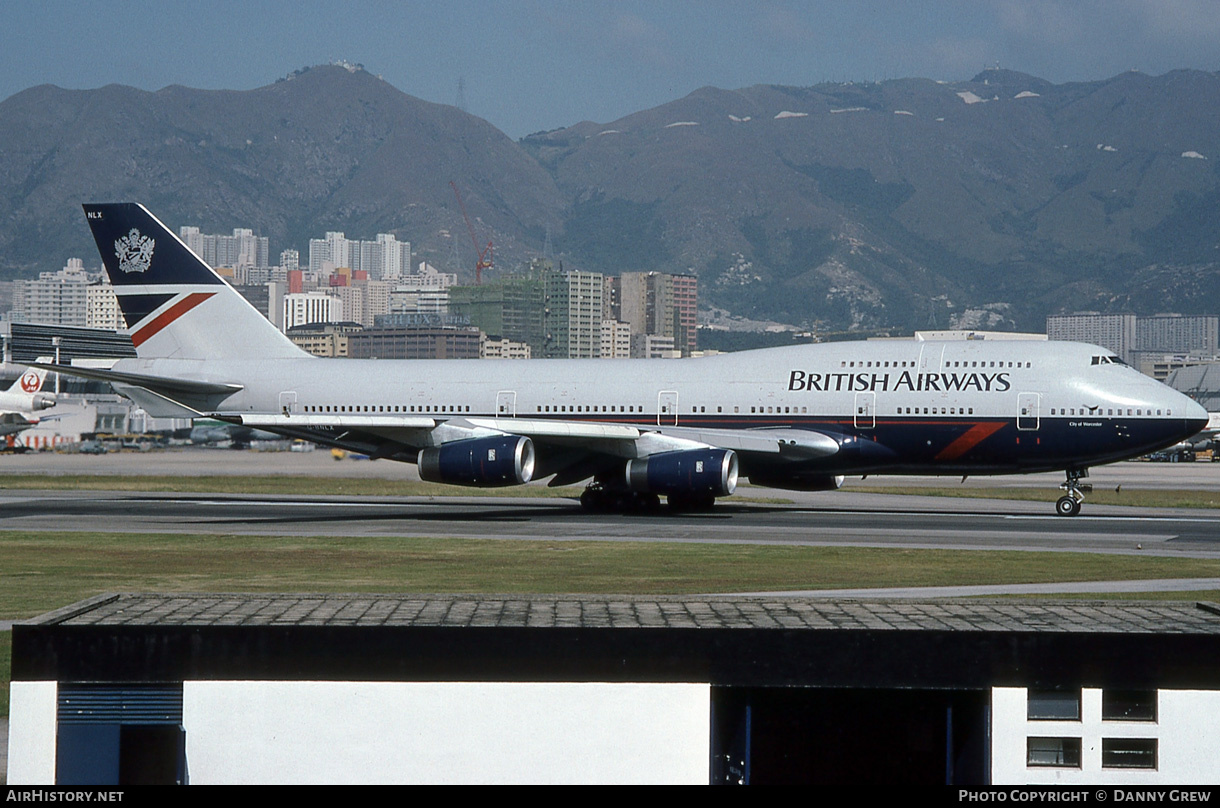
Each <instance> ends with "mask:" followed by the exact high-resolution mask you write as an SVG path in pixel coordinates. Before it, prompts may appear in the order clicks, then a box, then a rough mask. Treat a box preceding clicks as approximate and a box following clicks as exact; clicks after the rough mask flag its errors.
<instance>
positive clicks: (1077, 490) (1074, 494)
mask: <svg viewBox="0 0 1220 808" xmlns="http://www.w3.org/2000/svg"><path fill="white" fill-rule="evenodd" d="M1088 476H1089V470H1088V469H1068V470H1067V480H1065V481H1064V482H1062V483H1060V484H1059V487H1060V488H1062V489H1063V490H1064V491H1066V492H1067V493H1066V494H1065V495H1064V496H1061V497H1059V501H1058V502H1056V503H1055V513H1056V514H1057V515H1059V516H1075V515H1076V514H1078V513H1080V503H1082V502H1084V495H1085V494H1090V493H1092V492H1093V485H1092V484H1091V483H1082V482H1080V481H1081V480H1082V479H1084V478H1085V477H1088Z"/></svg>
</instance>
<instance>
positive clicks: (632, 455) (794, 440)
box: [209, 413, 840, 485]
mask: <svg viewBox="0 0 1220 808" xmlns="http://www.w3.org/2000/svg"><path fill="white" fill-rule="evenodd" d="M209 417H212V418H216V419H217V420H221V421H227V422H229V423H235V424H241V425H244V426H249V427H255V428H258V429H265V430H267V431H270V432H276V433H279V434H282V435H288V436H292V437H300V438H305V439H308V440H314V441H318V442H321V443H330V444H333V445H336V446H343V447H345V448H356V449H359V450H360V451H362V452H364V453H367V454H369V455H371V456H373V457H392V458H395V459H399V460H402V459H408V458H410V459H413V457H414V454H415V453H416V452H418V451H420V450H421V449H425V448H428V447H434V446H440V445H443V444H445V443H450V442H453V441H460V440H468V439H472V438H483V437H490V436H496V435H507V436H521V437H526V438H529V439H530V440H531V441H533V442H534V444H535V445H536V446H537V450H538V471H539V473H538V476H539V477H544V476H548V475H550V474H557V475H558V477H557V479H556V480H555V481H553V482H552V484H553V485H566V484H569V483H571V482H577V481H579V480H582V479H586V478H587V477H589V476H592V475H593V474H595V473H597V471H599V470H601V469H602V468H605V467H606V466H607V465H609V464H613V463H615V462H621V460H623V459H638V458H644V457H648V456H650V455H655V454H663V453H665V452H676V451H685V450H689V449H700V448H715V449H731V450H733V451H735V452H738V453H741V454H746V455H765V456H768V457H769V458H771V459H778V460H808V459H813V458H818V457H829V456H831V455H833V454H835V453H837V452H838V451H839V446H840V444H839V441H838V440H836V439H835V438H834V437H832V436H830V435H826V434H823V433H820V432H814V431H810V430H803V429H757V430H740V429H704V428H692V427H679V426H652V425H648V426H636V425H628V424H616V423H607V422H601V421H568V420H545V419H531V418H495V417H491V418H479V417H474V418H469V417H461V416H458V417H444V416H439V417H432V416H420V415H404V414H391V413H384V414H382V413H378V414H372V413H370V414H359V413H336V414H288V413H210V414H209Z"/></svg>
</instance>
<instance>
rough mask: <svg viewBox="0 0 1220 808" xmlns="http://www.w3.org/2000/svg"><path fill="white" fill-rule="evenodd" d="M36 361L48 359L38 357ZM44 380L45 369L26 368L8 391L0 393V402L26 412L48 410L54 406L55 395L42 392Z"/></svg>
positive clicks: (45, 376) (45, 375) (46, 359)
mask: <svg viewBox="0 0 1220 808" xmlns="http://www.w3.org/2000/svg"><path fill="white" fill-rule="evenodd" d="M38 361H39V362H43V361H47V362H49V361H50V359H49V358H46V357H41V356H40V357H39V358H38ZM46 380H47V370H46V368H36V367H30V368H27V369H26V371H25V373H22V374H21V375H20V376H19V377H17V380H16V381H14V382H13V384H12V386H11V387H9V388H8V390H5V391H4V392H3V393H0V400H3V401H4V402H5V405H6V406H11V407H15V408H18V409H21V410H24V411H27V412H35V411H37V410H46V409H50V408H51V407H54V406H55V394H54V393H44V392H42V390H43V385H44V384H45V383H46Z"/></svg>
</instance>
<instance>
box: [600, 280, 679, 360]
mask: <svg viewBox="0 0 1220 808" xmlns="http://www.w3.org/2000/svg"><path fill="white" fill-rule="evenodd" d="M609 280H610V282H609V283H608V284H607V286H608V287H609V288H610V294H611V305H610V307H609V311H608V312H607V314H609V317H608V318H607V319H615V320H619V321H621V322H624V323H627V324H628V325H629V326H631V333H632V335H635V336H642V335H650V336H656V337H668V338H671V339H672V340H673V346H674V349H675V350H678V351H680V352H681V354H682V355H683V356H689V355H690V354H691V352H692V351H694V350H695V349H696V348H697V336H698V332H697V318H696V314H697V310H698V279H697V278H696V277H695V276H694V275H666V274H664V273H661V272H624V273H623V274H621V275H619V276H618V278H612V279H609ZM633 344H634V345H637V346H640V347H638V349H635V352H634V354H633V355H636V356H643V355H644V354H643V353H642V352H643V351H644V348H643V346H644V345H645V344H646V343H645V342H644V341H642V340H638V339H636V340H635V341H634V342H633Z"/></svg>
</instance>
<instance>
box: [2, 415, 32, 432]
mask: <svg viewBox="0 0 1220 808" xmlns="http://www.w3.org/2000/svg"><path fill="white" fill-rule="evenodd" d="M37 423H38V421H36V420H35V421H31V420H29V419H28V418H26V417H25V416H23V415H22V414H21V413H19V412H0V437H4V436H6V435H14V434H16V433H18V432H21V431H23V430H26V429H29V428H30V427H32V426H34V425H35V424H37Z"/></svg>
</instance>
